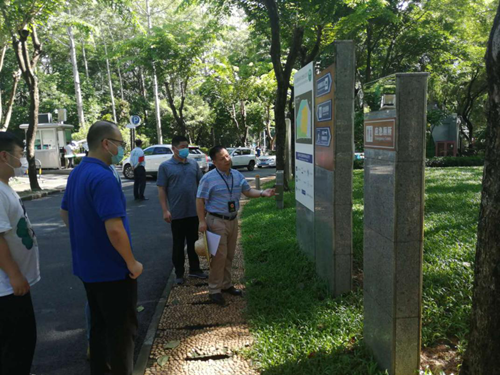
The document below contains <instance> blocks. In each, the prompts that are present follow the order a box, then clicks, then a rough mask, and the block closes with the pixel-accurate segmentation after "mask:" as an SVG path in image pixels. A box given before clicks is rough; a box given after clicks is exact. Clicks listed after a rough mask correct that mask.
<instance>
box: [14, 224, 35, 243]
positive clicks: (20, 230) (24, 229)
mask: <svg viewBox="0 0 500 375" xmlns="http://www.w3.org/2000/svg"><path fill="white" fill-rule="evenodd" d="M16 234H17V236H18V237H19V238H21V239H22V242H23V245H24V246H26V248H27V249H28V250H31V248H32V247H33V238H31V234H30V229H29V228H28V223H27V222H26V219H25V218H24V217H22V218H21V219H19V222H18V223H17V231H16Z"/></svg>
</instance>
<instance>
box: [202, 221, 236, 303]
mask: <svg viewBox="0 0 500 375" xmlns="http://www.w3.org/2000/svg"><path fill="white" fill-rule="evenodd" d="M206 220H207V227H208V230H209V231H210V232H213V233H216V234H218V235H220V236H221V238H220V242H219V247H218V248H217V253H216V254H215V256H214V257H212V261H211V263H210V276H209V277H208V291H209V293H210V294H214V293H220V292H221V289H227V288H229V287H231V286H232V285H233V283H232V282H231V267H232V265H233V258H234V252H235V250H236V242H237V239H238V219H234V220H224V219H221V218H218V217H215V216H212V215H210V214H208V215H207V218H206Z"/></svg>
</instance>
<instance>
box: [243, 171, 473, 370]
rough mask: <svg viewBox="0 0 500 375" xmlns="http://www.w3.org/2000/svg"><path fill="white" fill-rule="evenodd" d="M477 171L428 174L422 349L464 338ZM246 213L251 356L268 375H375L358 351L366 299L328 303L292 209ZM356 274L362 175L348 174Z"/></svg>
mask: <svg viewBox="0 0 500 375" xmlns="http://www.w3.org/2000/svg"><path fill="white" fill-rule="evenodd" d="M481 176H482V168H481V167H470V168H446V169H437V168H432V169H430V168H428V169H426V206H425V207H426V210H425V246H424V263H425V264H424V310H423V344H424V346H432V345H435V344H436V343H437V342H440V343H442V342H443V341H444V342H449V343H450V345H451V343H454V344H457V343H458V350H459V351H461V350H462V348H463V344H464V337H465V335H466V333H467V329H468V316H469V311H470V303H471V302H470V301H471V288H472V277H473V274H472V269H473V260H474V248H475V241H476V228H477V216H478V209H479V201H480V190H481V183H480V181H481ZM294 199H295V198H294V195H293V193H287V194H285V205H286V208H285V209H284V210H281V211H278V210H277V209H276V208H275V203H274V201H273V200H266V199H259V200H252V201H251V202H249V203H248V204H247V205H246V206H245V208H244V211H243V223H242V232H243V235H242V244H243V248H244V253H245V262H246V284H247V298H248V319H249V322H250V325H251V329H252V332H253V334H254V336H255V338H256V344H255V345H254V347H253V349H252V351H251V352H250V353H249V355H250V356H251V357H252V358H253V359H254V360H255V361H256V362H257V363H258V365H259V366H260V368H261V370H262V372H263V373H265V374H294V375H297V374H363V375H366V374H378V373H380V372H379V371H378V370H377V368H376V364H375V362H374V361H373V359H372V358H371V356H370V355H369V353H368V352H367V350H366V348H365V346H364V344H363V337H362V331H363V317H362V300H363V299H362V291H361V290H360V289H359V288H358V290H356V291H354V292H352V293H349V294H347V295H345V296H342V297H340V298H337V299H331V298H329V297H328V295H327V292H326V287H325V285H324V283H323V282H322V281H321V280H319V279H318V278H317V277H316V275H315V270H314V265H313V264H312V263H310V262H309V261H308V260H307V258H306V257H305V256H304V255H303V254H302V253H301V252H300V251H299V250H298V247H297V242H296V239H295V200H294ZM353 210H354V215H353V224H354V236H353V237H354V253H355V254H354V266H355V269H357V270H358V272H360V271H361V269H362V258H363V171H362V170H356V171H354V207H353Z"/></svg>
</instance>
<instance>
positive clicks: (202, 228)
mask: <svg viewBox="0 0 500 375" xmlns="http://www.w3.org/2000/svg"><path fill="white" fill-rule="evenodd" d="M206 231H207V222H206V221H200V224H199V225H198V232H201V233H205V232H206Z"/></svg>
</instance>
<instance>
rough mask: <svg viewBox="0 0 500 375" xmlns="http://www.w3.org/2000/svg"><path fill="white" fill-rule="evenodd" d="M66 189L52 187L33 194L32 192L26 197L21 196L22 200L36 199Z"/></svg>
mask: <svg viewBox="0 0 500 375" xmlns="http://www.w3.org/2000/svg"><path fill="white" fill-rule="evenodd" d="M65 190H66V189H63V188H61V189H52V190H46V191H38V192H36V193H33V194H30V195H26V196H24V197H21V200H22V201H32V200H35V199H39V198H43V197H46V196H48V195H52V194H57V193H62V192H63V191H65ZM18 194H19V193H18Z"/></svg>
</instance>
